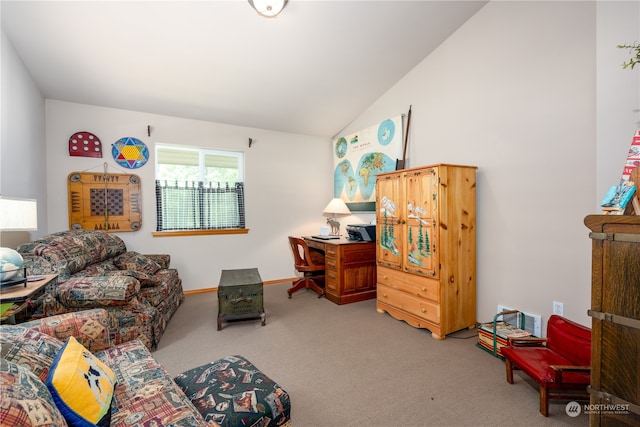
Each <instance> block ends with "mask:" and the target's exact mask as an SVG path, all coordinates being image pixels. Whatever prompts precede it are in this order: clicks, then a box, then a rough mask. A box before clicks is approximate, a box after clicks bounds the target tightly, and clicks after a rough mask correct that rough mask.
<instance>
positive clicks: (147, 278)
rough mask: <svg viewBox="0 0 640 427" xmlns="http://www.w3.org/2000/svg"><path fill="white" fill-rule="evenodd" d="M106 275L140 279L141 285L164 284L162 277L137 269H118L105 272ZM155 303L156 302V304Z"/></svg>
mask: <svg viewBox="0 0 640 427" xmlns="http://www.w3.org/2000/svg"><path fill="white" fill-rule="evenodd" d="M105 276H128V277H133V278H134V279H138V281H139V282H140V286H141V287H153V286H158V285H160V284H162V280H161V278H160V277H156V276H155V275H151V274H147V273H143V272H141V271H135V270H116V271H110V272H108V273H105ZM154 305H155V304H154Z"/></svg>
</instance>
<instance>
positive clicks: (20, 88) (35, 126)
mask: <svg viewBox="0 0 640 427" xmlns="http://www.w3.org/2000/svg"><path fill="white" fill-rule="evenodd" d="M0 38H1V43H2V45H1V51H2V52H1V55H2V62H1V63H2V68H1V80H2V83H1V86H0V91H1V95H2V98H1V99H2V101H1V102H0V109H1V114H0V129H1V130H0V195H2V196H4V197H21V198H29V199H37V200H38V224H39V225H41V227H40V229H39V230H38V231H34V232H31V237H32V238H35V237H38V236H41V235H42V234H43V233H44V228H43V227H42V224H44V223H45V219H46V200H47V188H46V180H45V179H46V178H45V169H46V167H45V145H44V133H45V130H44V126H45V124H44V99H43V98H42V95H41V94H40V91H39V90H38V88H37V87H36V85H35V84H34V83H33V81H32V79H31V77H30V76H29V74H28V72H27V70H26V68H25V66H24V64H23V63H22V60H21V59H20V57H19V56H18V54H17V53H16V51H15V49H14V47H13V45H12V44H11V43H10V42H9V40H8V39H7V37H6V36H5V34H4V32H0ZM2 237H3V236H2V235H0V239H1V238H2ZM9 237H11V236H9ZM9 240H11V239H10V238H7V241H9ZM27 240H28V239H27ZM1 245H2V242H0V246H1Z"/></svg>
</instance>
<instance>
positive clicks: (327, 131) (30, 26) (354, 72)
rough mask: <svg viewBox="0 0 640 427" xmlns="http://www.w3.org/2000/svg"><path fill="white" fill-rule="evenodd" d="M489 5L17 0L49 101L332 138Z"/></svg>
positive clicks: (21, 41)
mask: <svg viewBox="0 0 640 427" xmlns="http://www.w3.org/2000/svg"><path fill="white" fill-rule="evenodd" d="M485 3H486V1H478V0H471V1H453V0H449V1H427V0H414V1H371V0H370V1H364V0H359V1H344V0H342V1H328V0H318V1H310V0H289V3H288V4H287V6H286V7H285V9H284V10H283V11H282V13H281V14H280V15H279V16H278V17H277V18H272V19H267V18H263V17H260V16H258V15H257V14H256V12H255V11H254V10H253V9H252V8H251V6H250V5H249V3H248V2H247V1H245V0H226V1H221V0H217V1H123V2H115V1H95V2H94V1H25V0H22V1H6V0H2V2H1V10H0V13H1V16H2V30H3V31H4V32H5V34H6V35H7V37H8V38H9V40H10V41H11V43H12V44H13V46H14V47H15V48H16V50H17V52H18V54H19V55H20V57H21V58H22V60H23V61H24V64H25V66H26V67H27V69H28V70H29V72H30V73H31V75H32V77H33V79H34V80H35V82H36V84H37V85H38V87H39V88H40V90H41V91H42V94H43V95H44V96H45V97H46V98H50V99H57V100H63V101H69V102H77V103H82V104H90V105H98V106H105V107H113V108H120V109H127V110H135V111H143V112H148V113H157V114H164V115H170V116H176V117H186V118H193V119H199V120H207V121H213V122H219V123H227V124H234V125H240V126H247V127H256V128H263V129H271V130H276V131H284V132H292V133H299V134H306V135H317V136H327V137H331V136H334V135H335V134H337V133H338V132H340V130H342V129H343V128H344V127H346V126H347V125H349V123H350V122H351V121H353V120H354V119H355V118H357V117H358V115H360V114H361V113H362V112H363V111H364V110H365V109H366V108H367V107H368V106H369V105H371V104H372V103H373V102H374V101H375V100H376V99H377V98H379V97H380V96H381V95H382V94H384V93H385V92H386V91H387V90H389V89H390V88H391V87H392V86H393V84H395V83H396V82H397V81H398V80H400V79H401V78H402V77H403V76H404V75H405V74H406V73H407V72H409V71H410V70H411V69H412V68H413V67H415V66H416V65H417V64H418V63H419V62H420V61H422V60H423V59H424V58H425V57H426V56H427V55H429V53H430V52H431V51H433V50H434V49H435V48H436V47H437V46H438V45H439V44H440V43H442V42H443V41H444V40H445V39H446V38H447V37H448V36H449V35H450V34H452V33H453V32H455V31H456V29H458V28H459V27H460V26H461V25H462V24H463V23H464V22H465V21H466V20H467V19H469V18H470V17H471V16H472V15H473V14H474V13H476V12H477V11H478V10H479V9H480V8H482V6H484V4H485Z"/></svg>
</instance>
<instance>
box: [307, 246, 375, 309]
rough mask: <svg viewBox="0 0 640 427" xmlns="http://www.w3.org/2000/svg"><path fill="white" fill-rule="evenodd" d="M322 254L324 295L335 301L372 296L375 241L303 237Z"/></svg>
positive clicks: (364, 298)
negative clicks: (323, 259) (323, 257)
mask: <svg viewBox="0 0 640 427" xmlns="http://www.w3.org/2000/svg"><path fill="white" fill-rule="evenodd" d="M303 238H304V240H305V241H306V242H307V244H308V245H309V248H313V249H317V250H319V251H322V252H324V255H325V261H324V262H325V289H324V291H325V296H326V298H327V299H328V300H329V301H332V302H334V303H336V304H349V303H352V302H358V301H364V300H367V299H373V298H375V297H376V243H375V242H358V241H352V240H348V239H346V238H340V239H332V240H322V239H315V238H313V237H309V236H307V237H303Z"/></svg>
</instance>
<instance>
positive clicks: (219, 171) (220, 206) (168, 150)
mask: <svg viewBox="0 0 640 427" xmlns="http://www.w3.org/2000/svg"><path fill="white" fill-rule="evenodd" d="M243 180H244V178H243V153H241V152H235V151H219V150H207V149H202V148H188V147H181V146H170V145H156V209H157V230H158V231H178V230H225V229H242V228H245V211H244V183H243Z"/></svg>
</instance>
